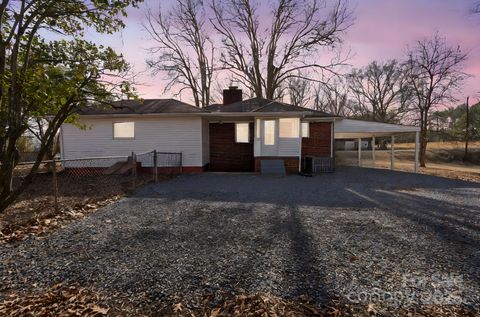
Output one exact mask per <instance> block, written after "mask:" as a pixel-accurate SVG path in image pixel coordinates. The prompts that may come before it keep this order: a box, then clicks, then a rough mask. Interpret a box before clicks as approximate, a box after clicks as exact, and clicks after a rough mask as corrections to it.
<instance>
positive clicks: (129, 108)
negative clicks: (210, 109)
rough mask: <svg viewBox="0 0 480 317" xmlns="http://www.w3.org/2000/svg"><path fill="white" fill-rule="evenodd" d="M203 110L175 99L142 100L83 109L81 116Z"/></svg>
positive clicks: (199, 111) (123, 101) (80, 112)
mask: <svg viewBox="0 0 480 317" xmlns="http://www.w3.org/2000/svg"><path fill="white" fill-rule="evenodd" d="M204 112H207V111H205V110H203V109H200V108H197V107H194V106H192V105H189V104H187V103H184V102H181V101H179V100H175V99H144V100H140V101H137V100H122V101H116V102H114V103H113V104H112V105H111V106H109V105H99V106H96V107H89V108H83V109H81V110H80V111H79V114H82V115H105V114H149V113H204Z"/></svg>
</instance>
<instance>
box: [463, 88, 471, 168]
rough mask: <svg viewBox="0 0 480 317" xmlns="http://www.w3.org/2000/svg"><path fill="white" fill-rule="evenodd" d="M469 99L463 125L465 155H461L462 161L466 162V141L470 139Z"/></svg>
mask: <svg viewBox="0 0 480 317" xmlns="http://www.w3.org/2000/svg"><path fill="white" fill-rule="evenodd" d="M469 99H470V97H467V104H466V107H467V109H466V110H467V118H466V121H467V122H466V124H465V154H464V155H463V161H464V162H466V161H467V160H468V139H469V137H470V107H469V105H468V103H469Z"/></svg>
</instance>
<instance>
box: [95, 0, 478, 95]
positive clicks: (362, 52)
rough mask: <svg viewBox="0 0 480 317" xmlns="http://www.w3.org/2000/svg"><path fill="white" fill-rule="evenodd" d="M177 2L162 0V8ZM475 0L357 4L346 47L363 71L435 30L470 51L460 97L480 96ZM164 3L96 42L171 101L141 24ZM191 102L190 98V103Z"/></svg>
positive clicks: (152, 1) (362, 0)
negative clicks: (152, 70)
mask: <svg viewBox="0 0 480 317" xmlns="http://www.w3.org/2000/svg"><path fill="white" fill-rule="evenodd" d="M168 2H171V0H166V1H162V2H161V3H162V6H164V5H168ZM474 2H475V1H474V0H351V1H350V4H351V6H352V8H354V15H355V23H354V25H353V26H352V27H351V28H350V29H349V30H348V32H347V34H346V35H345V37H344V46H345V47H346V48H350V49H351V51H352V53H353V54H354V56H353V57H352V59H351V60H350V61H349V63H350V64H352V65H353V66H354V67H362V66H364V65H366V64H368V63H369V62H370V61H372V60H387V59H391V58H398V59H401V58H402V56H404V54H405V51H406V49H407V47H408V45H413V44H414V43H415V41H416V40H419V39H421V38H423V37H428V36H431V35H432V34H433V33H434V32H435V31H437V30H438V31H439V32H440V34H441V35H442V36H444V37H446V38H447V40H448V42H449V43H451V44H452V45H457V44H458V45H460V46H461V47H462V48H463V49H464V50H465V51H467V52H469V60H468V62H467V64H466V67H465V71H466V72H467V73H469V74H471V75H473V77H472V78H470V79H468V81H467V82H466V83H465V87H464V89H463V91H462V92H461V94H460V95H459V97H460V96H462V97H463V96H465V97H466V96H468V95H470V96H471V97H474V96H475V97H476V99H477V98H478V97H480V14H479V15H477V16H472V15H470V14H469V8H470V7H471V6H472V4H473V3H474ZM158 3H159V1H158V0H146V3H145V4H144V5H142V8H141V9H140V10H131V11H130V15H129V17H128V19H127V21H126V25H127V27H126V29H125V30H123V32H122V33H120V34H115V35H109V36H101V38H98V35H94V34H90V35H91V39H92V40H95V41H100V42H102V43H103V44H106V45H110V46H112V47H113V48H115V49H116V50H117V51H119V52H122V53H123V54H124V56H125V57H126V59H127V60H128V61H129V62H131V63H132V64H133V65H134V66H135V68H136V70H137V71H145V73H144V74H143V75H142V76H141V77H140V80H141V81H142V82H143V83H145V85H142V86H139V87H138V89H139V92H140V94H141V96H142V97H143V98H167V97H171V96H172V93H168V92H167V93H164V92H163V88H164V81H163V80H162V78H163V77H162V76H161V75H158V76H156V77H152V76H150V75H148V72H146V66H145V60H146V59H147V57H148V54H147V52H146V49H147V48H148V47H149V46H151V43H150V42H149V40H148V36H147V34H146V32H145V31H144V30H143V27H142V26H141V21H142V19H143V16H144V12H145V8H146V6H148V7H150V8H153V9H156V8H157V6H158ZM187 99H188V98H185V101H188V100H187Z"/></svg>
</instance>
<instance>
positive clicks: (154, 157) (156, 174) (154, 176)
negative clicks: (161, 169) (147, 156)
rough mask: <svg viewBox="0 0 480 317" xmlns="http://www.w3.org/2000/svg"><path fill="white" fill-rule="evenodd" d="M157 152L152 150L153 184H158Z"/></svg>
mask: <svg viewBox="0 0 480 317" xmlns="http://www.w3.org/2000/svg"><path fill="white" fill-rule="evenodd" d="M157 155H158V154H157V150H153V178H154V181H155V183H156V182H158V156H157Z"/></svg>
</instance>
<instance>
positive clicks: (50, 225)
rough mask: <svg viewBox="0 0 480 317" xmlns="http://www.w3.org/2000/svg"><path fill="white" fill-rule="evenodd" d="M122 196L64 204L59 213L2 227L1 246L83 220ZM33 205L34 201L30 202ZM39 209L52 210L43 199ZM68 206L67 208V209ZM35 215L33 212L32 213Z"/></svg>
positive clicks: (39, 216) (39, 215)
mask: <svg viewBox="0 0 480 317" xmlns="http://www.w3.org/2000/svg"><path fill="white" fill-rule="evenodd" d="M121 197H122V196H120V195H115V196H112V197H110V198H106V199H99V200H96V199H88V200H85V201H82V202H78V201H77V202H75V201H70V202H64V203H63V206H62V207H61V209H60V210H59V212H57V213H56V212H53V211H52V212H44V213H41V214H38V216H37V217H35V216H33V217H31V219H29V220H28V221H26V222H21V223H9V224H7V225H5V226H4V227H0V244H2V243H9V242H12V241H18V240H23V239H25V238H27V237H28V236H29V235H43V234H46V233H49V232H51V231H53V230H55V229H58V228H61V227H63V226H64V225H65V224H67V223H69V222H71V221H73V220H76V219H81V218H83V217H85V216H87V215H89V214H91V213H94V212H96V211H97V210H98V209H99V208H101V207H103V206H106V205H109V204H111V203H113V202H115V201H117V200H118V199H120V198H121ZM29 203H32V201H29ZM35 203H36V206H37V208H40V209H41V208H42V205H44V207H43V208H44V209H52V207H51V205H50V201H49V200H47V202H46V203H43V200H42V199H39V200H37V201H35ZM65 206H66V207H65ZM32 213H33V211H32Z"/></svg>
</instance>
